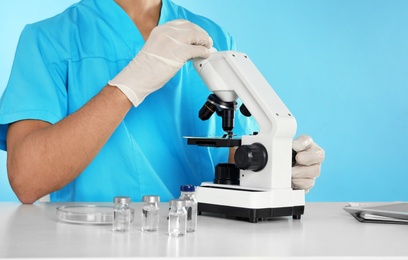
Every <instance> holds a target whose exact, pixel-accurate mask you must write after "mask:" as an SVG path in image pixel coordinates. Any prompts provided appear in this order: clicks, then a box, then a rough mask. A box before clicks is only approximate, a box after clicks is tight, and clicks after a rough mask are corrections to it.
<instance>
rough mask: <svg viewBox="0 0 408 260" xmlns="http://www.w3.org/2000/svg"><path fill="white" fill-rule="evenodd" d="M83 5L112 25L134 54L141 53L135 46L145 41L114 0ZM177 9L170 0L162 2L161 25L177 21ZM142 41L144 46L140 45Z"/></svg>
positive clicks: (85, 1) (91, 0) (88, 0)
mask: <svg viewBox="0 0 408 260" xmlns="http://www.w3.org/2000/svg"><path fill="white" fill-rule="evenodd" d="M82 3H83V4H85V5H87V6H90V7H93V8H95V9H96V10H97V11H98V13H99V15H100V16H101V18H102V19H103V20H105V21H107V22H109V23H110V24H112V26H114V27H115V28H114V30H115V31H117V32H118V34H119V35H120V36H121V37H122V39H123V40H124V41H125V43H126V44H127V45H128V47H129V48H130V49H131V50H132V51H133V52H134V53H136V52H138V51H139V50H135V46H139V47H140V46H141V45H143V44H144V39H143V37H142V35H141V34H140V32H139V30H138V29H137V27H136V26H135V24H134V23H133V21H132V19H130V17H129V16H128V15H127V13H126V12H125V11H124V10H123V9H122V8H121V7H120V6H119V5H118V4H117V3H116V2H115V1H114V0H83V1H82ZM175 9H176V8H175V5H174V4H173V3H172V2H171V1H170V0H162V7H161V11H160V19H159V25H161V24H164V23H166V22H168V21H171V20H174V19H176V18H177V16H176V13H177V12H176V11H175ZM140 41H142V42H143V44H140ZM135 43H139V44H135Z"/></svg>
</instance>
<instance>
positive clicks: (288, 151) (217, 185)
mask: <svg viewBox="0 0 408 260" xmlns="http://www.w3.org/2000/svg"><path fill="white" fill-rule="evenodd" d="M193 63H194V67H195V69H196V70H197V72H198V73H199V75H200V77H201V78H202V80H203V81H204V83H205V84H206V85H207V87H208V88H209V90H210V91H211V92H213V94H211V95H210V96H209V97H208V99H207V101H206V102H205V104H204V106H203V107H202V109H201V110H200V111H199V118H200V119H201V120H207V119H209V118H210V117H211V116H212V115H213V114H214V113H216V115H218V116H220V117H221V118H222V128H223V130H224V131H225V134H224V136H223V137H220V138H208V137H203V138H199V137H188V138H187V143H188V144H190V145H199V146H207V147H228V148H233V149H236V151H235V155H234V161H235V162H234V163H220V164H218V165H217V166H216V167H215V178H214V182H212V183H210V182H203V183H202V184H201V185H200V186H199V187H197V188H196V198H197V201H198V212H199V214H202V213H210V214H215V215H222V216H226V217H230V218H231V217H232V218H238V219H245V220H248V221H249V222H251V223H257V222H258V221H259V220H265V219H269V218H273V217H283V216H292V217H293V218H294V219H300V218H301V215H302V214H303V213H304V205H305V194H304V191H303V190H293V189H292V185H291V167H292V163H293V162H292V160H293V159H292V156H293V155H294V154H293V151H292V140H293V137H294V135H295V133H296V127H297V125H296V120H295V118H294V116H293V115H292V114H291V112H290V111H289V110H288V108H287V107H286V106H285V105H284V103H283V102H282V100H281V99H280V98H279V97H278V95H277V94H276V93H275V91H274V90H273V89H272V87H271V86H270V85H269V84H268V82H267V81H266V80H265V78H264V77H263V76H262V74H261V73H260V72H259V70H258V69H257V67H256V66H255V64H254V63H253V62H252V61H251V60H250V59H249V57H248V56H247V55H246V54H245V53H241V52H236V51H222V52H212V53H211V55H210V57H209V58H206V59H201V58H199V59H195V60H194V61H193ZM238 98H239V99H241V101H242V105H241V107H240V111H241V113H243V114H244V115H245V116H253V117H254V119H255V120H256V121H257V123H258V125H259V132H258V133H251V134H249V135H243V136H241V137H240V138H239V137H235V136H234V133H233V128H234V117H235V111H236V110H237V104H238V103H237V100H238Z"/></svg>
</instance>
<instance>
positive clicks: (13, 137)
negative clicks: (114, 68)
mask: <svg viewBox="0 0 408 260" xmlns="http://www.w3.org/2000/svg"><path fill="white" fill-rule="evenodd" d="M211 47H212V40H211V38H210V37H209V35H208V34H207V33H206V32H205V31H204V30H203V29H201V28H200V27H198V26H197V25H194V24H192V23H190V22H188V21H185V20H175V21H172V22H169V23H167V24H164V25H161V26H158V27H156V28H155V29H153V31H152V32H151V34H150V36H149V39H148V40H147V41H146V43H145V45H144V46H143V48H142V50H141V51H140V52H139V53H138V54H137V55H136V57H135V58H134V59H133V60H132V61H131V62H130V63H129V64H128V65H127V66H126V67H125V68H124V69H123V70H122V71H121V72H120V73H119V74H118V75H117V76H116V77H115V78H114V79H112V80H111V81H109V85H107V86H105V87H104V88H103V89H102V91H101V92H100V93H99V94H98V95H96V96H95V97H94V98H93V99H91V100H90V101H89V102H88V103H87V104H86V105H84V106H83V107H82V108H81V109H79V110H78V111H77V112H75V113H73V114H71V115H69V116H68V117H66V118H64V119H62V120H61V121H59V122H58V123H56V124H54V125H51V124H49V123H46V122H43V121H39V120H22V121H18V122H15V123H12V124H11V125H10V126H9V129H8V133H7V150H8V159H7V170H8V175H9V180H10V184H11V187H12V189H13V190H14V192H15V193H16V195H17V197H18V198H19V200H20V201H21V202H22V203H33V202H35V201H36V200H37V199H39V198H41V197H42V196H44V195H46V194H48V193H50V192H53V191H56V190H58V189H61V188H62V187H64V186H65V185H66V184H68V183H69V182H70V181H72V180H73V179H74V178H76V177H77V176H78V175H79V174H80V173H81V172H82V171H83V170H84V169H85V167H87V165H88V164H89V163H90V162H91V161H92V160H93V158H94V157H95V156H96V155H97V153H98V152H99V151H100V149H101V148H102V147H103V145H104V144H105V143H106V141H107V140H108V139H109V137H110V136H111V134H112V133H113V131H114V130H115V129H116V128H117V126H118V125H119V123H120V122H121V121H122V120H123V118H124V117H125V115H126V114H127V112H128V111H129V109H130V108H131V107H132V104H133V105H134V106H135V107H136V106H138V105H139V104H140V103H141V102H142V101H143V100H144V98H145V97H146V96H147V95H149V94H150V93H152V92H154V91H156V90H158V89H159V88H161V87H162V86H163V85H164V84H165V83H166V82H167V81H168V80H169V79H170V78H172V77H173V76H174V74H175V73H177V71H178V70H179V69H180V68H181V67H182V66H183V65H184V64H185V62H186V61H187V60H189V59H191V58H195V57H208V55H209V54H210V48H211Z"/></svg>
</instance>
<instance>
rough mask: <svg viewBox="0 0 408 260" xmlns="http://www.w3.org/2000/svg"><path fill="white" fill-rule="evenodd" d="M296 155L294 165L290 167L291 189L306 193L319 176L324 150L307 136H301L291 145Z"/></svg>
mask: <svg viewBox="0 0 408 260" xmlns="http://www.w3.org/2000/svg"><path fill="white" fill-rule="evenodd" d="M292 148H293V150H295V151H296V152H297V154H296V157H295V159H296V164H295V166H293V167H292V188H293V189H296V190H305V192H308V191H309V190H310V189H311V188H312V187H313V185H314V183H315V180H316V178H317V177H318V176H319V175H320V166H321V164H322V162H323V160H324V156H325V153H324V150H323V149H322V148H321V147H320V146H318V145H317V144H316V143H314V142H313V139H312V138H311V137H310V136H308V135H301V136H299V137H298V138H296V139H295V140H293V144H292Z"/></svg>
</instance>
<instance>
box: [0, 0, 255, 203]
mask: <svg viewBox="0 0 408 260" xmlns="http://www.w3.org/2000/svg"><path fill="white" fill-rule="evenodd" d="M162 2H163V4H162V10H161V14H160V20H159V25H160V24H164V23H166V22H168V21H171V20H174V19H180V18H181V19H186V20H189V21H191V22H193V23H196V24H198V25H199V26H201V27H202V28H204V29H205V30H206V31H207V32H208V33H209V34H210V36H211V37H212V38H213V40H214V47H215V48H217V49H218V50H228V49H232V48H233V47H234V44H233V41H232V38H231V37H230V36H229V34H227V33H226V32H225V31H223V30H222V29H221V28H220V27H219V26H217V25H216V24H215V23H213V22H212V21H210V20H208V19H206V18H204V17H201V16H198V15H196V14H193V13H191V12H189V11H188V10H186V9H184V8H182V7H180V6H178V5H175V4H174V3H172V2H171V1H170V0H163V1H162ZM143 44H144V39H143V38H142V36H141V34H140V32H139V31H138V29H137V27H136V26H135V25H134V23H133V22H132V20H131V19H130V18H129V16H128V15H127V14H126V13H125V12H124V10H123V9H122V8H121V7H120V6H118V5H117V4H116V3H115V2H114V1H113V0H83V1H81V2H79V3H77V4H74V5H72V6H71V7H69V8H68V9H66V10H65V11H64V12H62V13H61V14H58V15H56V16H54V17H52V18H49V19H46V20H44V21H40V22H38V23H35V24H31V25H27V26H26V27H25V28H24V30H23V32H22V34H21V36H20V40H19V43H18V47H17V51H16V56H15V60H14V63H13V67H12V72H11V75H10V79H9V82H8V85H7V87H6V90H5V92H4V94H3V96H2V98H1V101H0V148H1V149H3V150H7V144H6V134H7V128H8V124H10V123H12V122H16V121H19V120H24V119H37V120H43V121H46V122H49V123H51V124H55V123H56V122H58V121H59V120H62V119H63V118H65V117H66V116H68V115H69V114H72V113H74V112H75V111H76V110H78V109H80V108H81V107H82V106H83V105H84V104H85V103H86V102H87V101H89V100H90V99H91V98H92V97H93V96H95V95H96V94H97V93H98V92H99V91H100V90H101V89H102V88H103V87H104V86H105V85H106V84H107V82H108V81H109V80H110V79H112V78H113V77H115V75H117V74H118V73H119V72H120V71H121V70H122V69H123V68H124V67H125V66H126V65H127V64H128V63H129V62H130V61H131V60H132V59H133V58H134V57H135V55H136V54H137V53H138V51H139V50H140V49H141V48H142V47H143ZM209 94H210V92H209V90H208V89H207V88H206V86H205V85H204V83H203V82H202V80H201V79H200V77H199V76H198V74H197V72H196V71H195V70H194V68H193V66H192V63H191V62H188V63H187V64H186V65H185V66H183V67H182V68H181V70H180V71H179V72H178V73H177V74H176V75H175V76H174V77H173V78H172V79H171V80H170V81H169V82H168V83H167V84H166V85H165V86H164V87H163V88H161V89H160V90H158V91H156V92H154V93H152V94H150V95H149V96H148V97H147V98H146V99H145V100H144V101H143V103H142V104H140V105H139V106H138V107H136V108H132V109H131V110H130V112H129V113H128V114H127V116H126V117H125V119H124V120H123V121H122V122H121V124H120V125H119V126H118V128H117V129H116V131H115V132H114V133H113V134H112V136H111V137H110V139H109V140H108V141H107V143H106V144H105V145H104V147H103V148H102V150H101V151H100V152H99V153H98V155H97V156H96V157H95V159H94V160H93V161H92V162H91V164H90V165H89V166H88V167H87V168H86V169H85V170H84V171H83V172H82V173H81V174H80V175H79V176H78V177H77V178H76V179H75V180H73V181H72V182H71V183H69V184H68V185H66V186H65V187H64V188H62V189H61V190H58V191H55V192H53V193H52V194H51V201H112V199H113V197H114V196H118V195H126V196H130V197H131V199H132V201H140V200H141V197H142V196H143V195H147V194H155V195H159V196H160V197H161V200H162V201H167V200H169V199H172V198H174V197H178V196H179V195H180V191H179V188H180V185H182V184H192V185H199V184H200V183H201V182H203V181H212V180H213V175H214V167H215V165H216V164H217V163H219V162H226V161H227V157H228V148H208V147H199V146H190V145H187V141H186V140H185V139H184V138H183V136H199V137H203V136H204V137H207V136H217V137H220V136H222V134H223V131H222V128H221V122H220V118H219V117H217V116H215V115H214V116H213V117H212V118H211V119H210V120H208V121H201V120H200V119H199V118H198V111H199V109H200V108H201V107H202V105H203V104H204V102H205V101H206V99H207V96H208V95H209ZM253 124H254V123H253V122H252V121H251V120H249V119H247V118H244V117H243V116H239V115H238V113H237V120H236V124H235V132H236V133H237V134H244V133H249V130H250V129H253V128H254V127H256V126H254V125H253ZM56 174H57V173H56Z"/></svg>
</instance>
